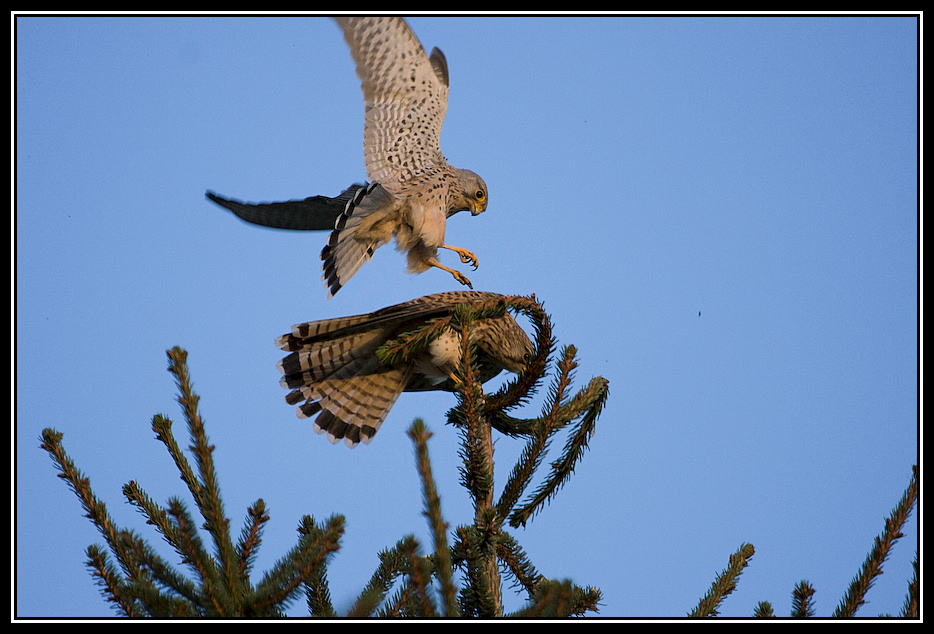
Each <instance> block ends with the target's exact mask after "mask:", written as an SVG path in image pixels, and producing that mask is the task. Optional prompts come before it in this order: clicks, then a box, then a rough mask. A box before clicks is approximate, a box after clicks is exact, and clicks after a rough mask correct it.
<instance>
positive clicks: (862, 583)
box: [833, 466, 918, 617]
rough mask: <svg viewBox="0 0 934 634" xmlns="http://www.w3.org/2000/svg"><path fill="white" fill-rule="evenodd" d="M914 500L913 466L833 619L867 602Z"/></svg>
mask: <svg viewBox="0 0 934 634" xmlns="http://www.w3.org/2000/svg"><path fill="white" fill-rule="evenodd" d="M917 499H918V468H917V466H915V467H912V474H911V481H910V482H909V483H908V487H907V488H906V489H905V492H904V494H903V495H902V498H901V500H899V502H898V504H897V505H896V507H895V508H894V509H893V510H892V513H891V514H890V515H889V517H887V518H886V520H885V529H884V531H883V533H882V535H881V536H878V535H877V536H876V537H875V538H874V540H873V545H872V549H871V550H870V551H869V555H867V557H866V560H865V561H864V562H863V566H862V568H861V569H860V572H859V574H858V575H857V576H856V577H855V578H854V579H853V581H852V582H851V583H850V587H849V588H848V589H847V593H846V596H845V597H844V598H843V600H842V601H841V602H840V605H838V606H837V609H836V610H835V611H834V614H833V615H834V616H837V617H847V616H854V615H855V614H856V611H857V610H858V609H859V607H860V606H861V605H863V603H865V602H866V593H867V592H869V589H870V588H871V587H872V584H873V582H874V581H875V578H876V577H878V576H879V575H881V574H882V564H883V563H885V560H886V558H887V557H888V556H889V552H891V550H892V546H894V545H895V542H897V541H898V540H899V538H901V537H902V532H901V529H902V527H903V526H904V525H905V522H906V521H907V520H908V517H909V515H910V514H911V509H912V507H913V506H914V504H915V502H916V501H917Z"/></svg>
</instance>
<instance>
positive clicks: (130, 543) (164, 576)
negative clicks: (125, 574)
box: [121, 531, 203, 615]
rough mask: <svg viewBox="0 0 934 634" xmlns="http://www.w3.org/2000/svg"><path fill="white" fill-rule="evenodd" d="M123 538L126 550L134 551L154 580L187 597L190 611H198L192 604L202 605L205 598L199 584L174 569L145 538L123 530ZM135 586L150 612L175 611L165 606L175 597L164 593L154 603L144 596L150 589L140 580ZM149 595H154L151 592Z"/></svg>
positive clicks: (156, 613) (136, 557) (168, 612)
mask: <svg viewBox="0 0 934 634" xmlns="http://www.w3.org/2000/svg"><path fill="white" fill-rule="evenodd" d="M121 540H122V541H123V543H124V544H125V548H126V550H127V551H132V552H133V557H134V558H135V559H136V561H138V562H139V564H140V566H142V567H143V568H145V569H146V570H148V571H149V573H150V575H151V578H152V579H153V580H157V581H158V583H159V584H160V585H162V586H164V587H166V588H168V589H169V590H171V591H172V592H174V593H175V594H176V595H178V596H179V597H183V598H184V599H186V600H187V601H188V603H189V604H190V605H189V608H186V609H187V610H188V611H189V612H192V613H196V612H197V610H195V608H194V607H191V606H200V605H202V604H203V598H202V596H201V592H200V591H199V589H198V588H197V586H195V584H194V583H193V582H192V581H191V580H190V579H188V578H186V577H185V576H183V575H181V574H179V573H177V572H176V571H175V570H174V569H172V568H171V567H170V566H169V565H168V564H167V563H166V562H165V560H163V559H162V557H160V556H159V555H158V554H157V553H156V552H155V551H154V550H153V549H152V548H151V547H150V546H149V545H148V544H147V543H146V542H145V541H144V540H143V539H141V538H139V537H138V536H136V535H135V534H133V533H132V532H130V531H123V532H122V533H121ZM146 582H147V583H149V585H153V583H152V582H148V580H147V581H146ZM133 587H134V588H136V589H137V590H136V592H138V593H140V594H138V595H137V596H138V597H139V598H140V600H141V601H143V602H144V603H145V604H146V609H147V611H148V613H149V614H151V615H162V614H171V613H173V612H170V611H168V610H165V609H163V608H164V607H165V605H167V604H168V602H170V601H171V600H174V599H175V597H172V596H171V595H168V594H163V595H162V596H161V599H160V600H159V602H156V603H153V602H151V601H147V600H146V599H145V598H144V594H147V593H149V590H146V589H145V588H141V584H140V581H136V582H133ZM153 587H155V586H153ZM148 596H152V595H151V594H149V595H148Z"/></svg>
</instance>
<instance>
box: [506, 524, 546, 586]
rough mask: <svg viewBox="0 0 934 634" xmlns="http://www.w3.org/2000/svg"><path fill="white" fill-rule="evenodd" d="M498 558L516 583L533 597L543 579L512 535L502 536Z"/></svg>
mask: <svg viewBox="0 0 934 634" xmlns="http://www.w3.org/2000/svg"><path fill="white" fill-rule="evenodd" d="M496 556H497V557H498V558H499V560H500V561H501V562H502V563H503V564H505V566H506V570H508V571H509V573H510V574H511V576H512V578H513V579H514V580H515V583H516V584H518V585H520V586H522V588H523V589H524V590H525V591H526V593H527V594H528V595H529V596H530V597H531V596H532V592H533V591H534V590H535V585H536V584H537V583H538V581H539V580H540V579H541V578H542V577H541V575H540V574H539V573H538V571H537V570H535V566H533V565H532V563H531V562H530V561H529V560H528V557H527V556H526V554H525V553H524V552H523V551H522V548H521V547H520V546H519V544H518V542H516V540H515V539H514V538H513V537H512V535H509V534H508V533H505V532H503V533H501V534H500V536H499V541H498V542H497V544H496Z"/></svg>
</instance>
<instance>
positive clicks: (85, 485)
mask: <svg viewBox="0 0 934 634" xmlns="http://www.w3.org/2000/svg"><path fill="white" fill-rule="evenodd" d="M62 437H63V434H62V433H61V432H58V431H56V430H54V429H51V428H46V429H44V430H42V435H41V440H42V442H41V444H40V447H41V448H42V449H44V450H45V451H46V452H47V453H48V454H49V455H50V456H51V457H52V461H53V462H54V463H55V466H56V468H57V469H58V471H59V474H58V477H59V478H61V479H63V480H64V481H65V482H66V483H67V484H68V487H69V488H70V489H71V490H72V491H74V493H75V495H77V496H78V500H79V501H80V502H81V506H82V508H83V509H84V511H85V517H87V518H88V519H90V520H91V522H92V523H93V524H94V526H96V527H97V530H98V532H100V534H101V535H102V536H103V537H104V540H105V542H106V543H107V546H108V548H110V551H111V552H112V553H113V554H114V556H115V557H116V559H117V563H119V565H120V567H121V569H122V570H123V574H124V575H125V576H126V577H127V578H128V579H139V578H143V577H145V575H146V572H145V571H144V570H142V569H141V568H140V566H139V564H138V562H137V561H136V559H135V558H134V557H133V556H132V553H130V552H128V551H127V550H126V548H125V546H124V541H123V540H122V539H121V531H120V530H118V529H117V527H116V525H115V524H114V523H113V520H112V519H111V517H110V514H109V513H108V512H107V506H106V505H105V504H104V503H103V502H101V501H100V500H99V499H97V497H96V496H95V495H94V492H93V491H92V490H91V481H90V479H89V478H87V477H85V476H84V474H82V473H81V471H80V470H79V469H78V468H77V467H76V466H75V463H74V462H73V461H72V460H71V458H69V457H68V454H67V453H66V452H65V448H64V446H63V445H62ZM95 552H101V551H100V549H98V548H97V547H95ZM95 570H97V569H95ZM113 578H115V577H113V575H112V574H110V571H107V575H105V576H103V577H100V579H101V580H102V581H107V582H109V581H110V580H112V579H113ZM108 589H109V590H110V592H111V597H110V598H112V599H113V600H114V602H115V603H116V604H117V605H119V606H121V608H122V609H124V610H125V611H126V609H127V608H128V607H129V606H130V604H131V601H130V600H129V599H125V598H123V597H122V596H121V595H120V591H121V590H122V587H121V586H117V585H113V586H110V585H108ZM128 615H129V613H128Z"/></svg>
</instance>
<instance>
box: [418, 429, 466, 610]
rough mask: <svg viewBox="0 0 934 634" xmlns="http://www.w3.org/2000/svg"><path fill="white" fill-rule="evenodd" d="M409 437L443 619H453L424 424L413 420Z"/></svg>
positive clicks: (447, 556)
mask: <svg viewBox="0 0 934 634" xmlns="http://www.w3.org/2000/svg"><path fill="white" fill-rule="evenodd" d="M408 434H409V437H410V438H412V440H413V442H414V443H415V454H416V456H417V466H418V473H419V475H420V476H421V480H422V491H423V497H424V502H425V515H426V517H427V518H428V521H429V524H430V526H431V532H432V536H433V539H434V545H435V552H434V556H435V570H436V572H437V575H438V580H439V582H440V584H441V599H442V603H443V608H444V615H445V616H448V617H453V616H457V590H456V588H455V587H454V579H453V570H452V565H451V551H450V549H449V548H448V540H447V529H448V525H447V523H446V522H445V521H444V518H443V517H442V515H441V500H440V498H439V497H438V490H437V488H436V487H435V482H434V478H433V477H432V475H431V461H430V460H429V458H428V439H429V438H431V432H429V431H428V429H427V428H426V427H425V422H424V421H423V420H421V419H416V420H415V421H414V422H413V423H412V426H411V427H410V428H409V432H408Z"/></svg>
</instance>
